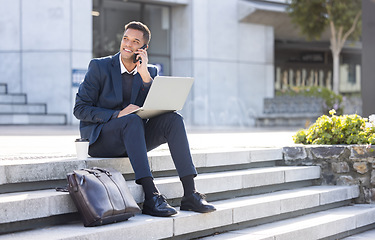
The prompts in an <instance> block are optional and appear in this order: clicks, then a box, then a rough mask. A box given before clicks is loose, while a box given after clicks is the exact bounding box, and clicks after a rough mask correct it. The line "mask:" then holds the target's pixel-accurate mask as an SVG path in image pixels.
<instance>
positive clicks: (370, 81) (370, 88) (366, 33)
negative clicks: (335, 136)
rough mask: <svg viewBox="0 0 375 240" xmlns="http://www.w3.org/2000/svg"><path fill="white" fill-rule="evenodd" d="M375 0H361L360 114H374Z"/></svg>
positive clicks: (365, 115) (366, 115)
mask: <svg viewBox="0 0 375 240" xmlns="http://www.w3.org/2000/svg"><path fill="white" fill-rule="evenodd" d="M374 12H375V1H373V0H362V81H361V89H362V102H363V103H362V115H363V116H364V117H368V116H369V115H371V114H375V94H374V92H375V68H374V66H375V44H374V43H375V15H374Z"/></svg>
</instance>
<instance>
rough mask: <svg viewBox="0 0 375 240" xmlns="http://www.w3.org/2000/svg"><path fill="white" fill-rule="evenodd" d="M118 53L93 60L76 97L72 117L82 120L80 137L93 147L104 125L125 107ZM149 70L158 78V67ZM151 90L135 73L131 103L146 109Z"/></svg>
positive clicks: (150, 66)
mask: <svg viewBox="0 0 375 240" xmlns="http://www.w3.org/2000/svg"><path fill="white" fill-rule="evenodd" d="M119 54H120V53H117V54H116V55H114V56H110V57H105V58H99V59H93V60H91V61H90V64H89V67H88V71H87V73H86V75H85V79H84V81H83V82H82V83H81V85H80V86H79V89H78V93H77V95H76V102H75V106H74V111H73V114H74V116H75V117H76V118H77V119H79V120H80V132H81V137H82V138H87V139H89V141H90V144H93V143H94V142H95V141H96V140H97V139H98V137H99V134H100V131H101V129H102V127H103V124H105V123H106V122H108V121H109V120H111V118H112V115H113V114H114V113H115V112H116V111H118V110H122V108H123V107H122V105H123V103H122V101H123V97H122V76H121V70H120V60H119ZM147 67H148V71H149V72H150V75H151V77H152V78H155V77H156V76H157V68H156V67H155V66H153V65H149V66H147ZM149 89H150V87H144V85H143V81H142V78H141V76H140V74H139V73H137V74H135V75H134V80H133V86H132V93H131V99H130V103H131V104H135V105H138V106H143V103H144V101H145V99H146V96H147V93H148V91H149Z"/></svg>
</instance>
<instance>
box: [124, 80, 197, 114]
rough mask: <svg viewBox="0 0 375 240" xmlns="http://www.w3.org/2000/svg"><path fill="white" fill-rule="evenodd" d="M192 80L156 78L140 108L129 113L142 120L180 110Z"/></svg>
mask: <svg viewBox="0 0 375 240" xmlns="http://www.w3.org/2000/svg"><path fill="white" fill-rule="evenodd" d="M193 82H194V78H190V77H166V76H157V77H155V78H154V81H153V83H152V85H151V87H150V90H149V92H148V94H147V97H146V100H145V102H144V104H143V106H142V107H140V108H138V109H137V110H135V111H133V112H131V113H135V114H137V115H138V116H140V117H141V118H142V119H148V118H152V117H156V116H158V115H160V114H163V113H167V112H174V111H178V110H181V109H182V108H183V106H184V104H185V101H186V98H187V96H188V95H189V92H190V89H191V86H192V85H193Z"/></svg>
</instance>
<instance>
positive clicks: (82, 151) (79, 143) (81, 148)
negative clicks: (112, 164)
mask: <svg viewBox="0 0 375 240" xmlns="http://www.w3.org/2000/svg"><path fill="white" fill-rule="evenodd" d="M76 151H77V159H78V160H87V158H88V157H89V140H88V139H87V138H77V139H76Z"/></svg>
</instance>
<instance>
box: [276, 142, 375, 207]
mask: <svg viewBox="0 0 375 240" xmlns="http://www.w3.org/2000/svg"><path fill="white" fill-rule="evenodd" d="M283 159H284V164H285V165H287V166H320V167H321V170H322V171H321V179H320V184H323V185H358V186H359V187H360V196H359V197H358V198H357V199H356V202H357V203H375V146H370V145H301V146H294V147H284V148H283Z"/></svg>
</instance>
